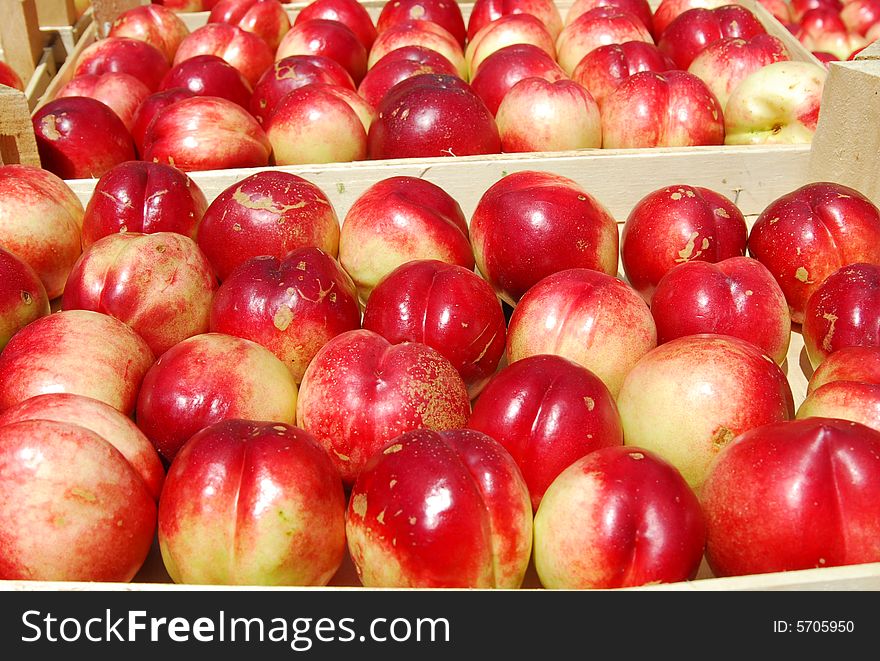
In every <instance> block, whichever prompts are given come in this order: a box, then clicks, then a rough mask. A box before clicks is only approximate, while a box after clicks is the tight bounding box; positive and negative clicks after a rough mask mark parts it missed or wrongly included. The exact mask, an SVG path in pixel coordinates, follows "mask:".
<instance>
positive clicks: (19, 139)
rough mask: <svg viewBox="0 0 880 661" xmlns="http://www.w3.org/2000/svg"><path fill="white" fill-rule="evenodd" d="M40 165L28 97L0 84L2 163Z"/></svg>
mask: <svg viewBox="0 0 880 661" xmlns="http://www.w3.org/2000/svg"><path fill="white" fill-rule="evenodd" d="M13 163H21V164H23V165H35V166H38V167H39V165H40V156H39V154H38V152H37V140H36V137H35V136H34V128H33V126H32V124H31V118H30V112H29V108H28V101H27V97H26V96H25V95H24V93H23V92H19V91H18V90H15V89H12V88H11V87H6V86H4V85H0V164H4V165H8V164H13Z"/></svg>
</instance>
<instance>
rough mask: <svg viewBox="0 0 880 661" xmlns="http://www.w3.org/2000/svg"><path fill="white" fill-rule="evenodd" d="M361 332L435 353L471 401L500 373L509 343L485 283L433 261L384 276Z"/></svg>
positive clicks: (407, 265)
mask: <svg viewBox="0 0 880 661" xmlns="http://www.w3.org/2000/svg"><path fill="white" fill-rule="evenodd" d="M363 326H364V328H365V329H367V330H371V331H373V332H375V333H378V334H379V335H381V336H382V337H384V338H385V339H386V340H388V341H389V342H391V343H392V344H399V343H401V342H421V343H422V344H427V345H428V346H429V347H432V348H434V349H436V350H437V351H439V352H440V354H442V355H443V357H444V358H446V359H448V360H449V362H451V363H452V365H453V367H455V369H457V370H458V373H459V374H460V375H461V378H462V379H464V382H465V384H466V385H467V387H468V392H469V393H470V395H471V397H472V398H473V397H475V396H476V395H477V394H478V393H479V392H480V390H481V389H482V387H483V386H484V385H485V384H486V382H487V381H488V380H489V378H490V377H491V376H492V375H493V374H494V373H495V370H496V369H497V368H498V364H499V362H500V361H501V357H502V355H503V354H504V342H505V339H506V337H507V331H506V328H505V320H504V313H503V312H502V310H501V305H500V304H499V302H498V299H497V298H496V297H495V293H494V292H493V291H492V288H491V287H490V286H489V285H488V284H487V283H486V281H485V280H483V279H482V278H480V277H479V276H478V275H476V274H475V273H474V272H473V270H471V269H467V268H465V267H463V266H458V265H455V264H447V263H445V262H441V261H438V260H433V259H432V260H414V261H411V262H407V263H405V264H402V265H401V266H398V267H397V268H396V269H395V270H393V271H392V272H391V273H389V274H388V275H387V276H385V277H384V278H383V279H382V280H381V281H380V282H379V284H378V285H377V286H376V288H375V289H374V290H373V292H372V293H371V294H370V299H369V301H368V302H367V306H366V309H365V310H364V321H363Z"/></svg>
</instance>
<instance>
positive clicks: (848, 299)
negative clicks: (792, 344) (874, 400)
mask: <svg viewBox="0 0 880 661" xmlns="http://www.w3.org/2000/svg"><path fill="white" fill-rule="evenodd" d="M803 333H804V346H805V347H806V349H807V355H808V356H809V358H810V363H811V364H812V365H813V367H814V368H815V367H818V366H819V365H820V364H821V362H822V361H823V360H824V359H825V358H827V357H828V356H829V355H831V354H832V353H833V352H835V351H837V350H838V349H843V348H844V347H854V346H859V347H880V266H875V265H874V264H850V265H849V266H844V267H843V268H841V269H840V270H838V271H835V272H834V273H832V274H831V275H829V276H828V277H827V278H826V279H825V281H824V282H823V283H822V285H821V286H820V287H819V288H818V289H817V290H816V291H815V292H814V293H813V295H812V296H810V298H809V300H808V301H807V307H806V309H805V310H804V323H803Z"/></svg>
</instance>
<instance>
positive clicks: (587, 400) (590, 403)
mask: <svg viewBox="0 0 880 661" xmlns="http://www.w3.org/2000/svg"><path fill="white" fill-rule="evenodd" d="M584 404H586V405H587V410H588V411H592V410H593V409H594V408H596V402H595V401H594V400H593V398H592V397H584Z"/></svg>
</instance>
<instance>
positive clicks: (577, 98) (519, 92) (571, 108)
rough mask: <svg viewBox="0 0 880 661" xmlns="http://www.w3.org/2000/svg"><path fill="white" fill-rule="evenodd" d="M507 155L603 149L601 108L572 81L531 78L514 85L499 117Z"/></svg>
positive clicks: (503, 145) (499, 125) (502, 144)
mask: <svg viewBox="0 0 880 661" xmlns="http://www.w3.org/2000/svg"><path fill="white" fill-rule="evenodd" d="M495 121H496V123H497V124H498V133H499V134H500V135H501V148H502V149H503V150H504V151H505V152H507V153H512V152H532V151H571V150H578V149H598V148H599V147H601V146H602V120H601V116H600V114H599V106H598V105H597V104H596V101H595V100H594V99H593V97H592V96H591V95H590V93H589V92H588V91H587V90H585V89H584V88H583V87H581V86H580V85H578V84H577V83H575V82H574V81H571V80H557V81H556V82H555V83H551V82H548V81H546V80H544V79H542V78H527V79H525V80H521V81H519V82H518V83H517V84H516V85H514V86H513V87H512V88H511V89H510V91H509V92H508V93H507V95H506V96H505V97H504V101H502V102H501V105H500V106H499V107H498V114H497V115H496V117H495Z"/></svg>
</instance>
